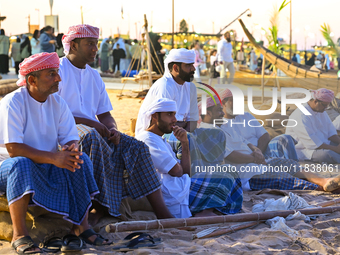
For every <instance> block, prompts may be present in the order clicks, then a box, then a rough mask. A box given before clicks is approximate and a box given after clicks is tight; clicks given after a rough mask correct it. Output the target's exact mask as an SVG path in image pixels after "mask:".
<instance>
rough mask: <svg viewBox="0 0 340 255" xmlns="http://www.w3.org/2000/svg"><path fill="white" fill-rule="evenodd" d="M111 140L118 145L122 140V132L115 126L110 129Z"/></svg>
mask: <svg viewBox="0 0 340 255" xmlns="http://www.w3.org/2000/svg"><path fill="white" fill-rule="evenodd" d="M109 141H111V142H112V143H113V144H114V145H118V144H119V142H120V132H119V131H118V130H116V129H114V128H112V129H111V130H110V137H109Z"/></svg>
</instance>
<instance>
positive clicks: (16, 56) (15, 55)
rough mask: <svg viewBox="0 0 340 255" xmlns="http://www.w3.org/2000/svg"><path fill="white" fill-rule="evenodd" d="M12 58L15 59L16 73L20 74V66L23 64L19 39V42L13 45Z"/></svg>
mask: <svg viewBox="0 0 340 255" xmlns="http://www.w3.org/2000/svg"><path fill="white" fill-rule="evenodd" d="M11 57H12V58H13V61H14V65H15V73H16V74H19V64H20V62H21V55H20V38H19V37H17V40H16V41H15V42H14V43H12V53H11Z"/></svg>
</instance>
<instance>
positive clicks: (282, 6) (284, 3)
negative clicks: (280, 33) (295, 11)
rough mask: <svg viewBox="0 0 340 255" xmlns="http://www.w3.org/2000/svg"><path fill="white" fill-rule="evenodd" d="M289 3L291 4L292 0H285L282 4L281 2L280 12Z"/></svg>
mask: <svg viewBox="0 0 340 255" xmlns="http://www.w3.org/2000/svg"><path fill="white" fill-rule="evenodd" d="M288 4H290V1H289V2H287V0H284V1H283V2H282V4H281V6H280V8H279V12H280V11H281V10H282V9H283V8H285V7H286V6H287V5H288Z"/></svg>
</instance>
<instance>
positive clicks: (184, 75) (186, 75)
mask: <svg viewBox="0 0 340 255" xmlns="http://www.w3.org/2000/svg"><path fill="white" fill-rule="evenodd" d="M194 73H195V72H190V73H187V72H184V71H183V70H182V69H181V68H180V69H179V74H178V76H179V78H181V79H182V80H183V81H186V82H191V81H193V80H194Z"/></svg>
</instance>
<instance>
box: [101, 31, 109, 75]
mask: <svg viewBox="0 0 340 255" xmlns="http://www.w3.org/2000/svg"><path fill="white" fill-rule="evenodd" d="M108 42H109V38H104V39H103V41H102V43H101V44H100V48H99V50H98V54H99V59H100V71H102V72H103V73H106V72H108V71H109V56H108V54H109V47H110V45H109V44H108Z"/></svg>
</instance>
